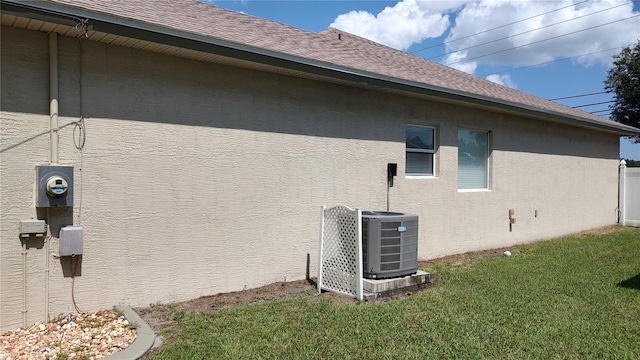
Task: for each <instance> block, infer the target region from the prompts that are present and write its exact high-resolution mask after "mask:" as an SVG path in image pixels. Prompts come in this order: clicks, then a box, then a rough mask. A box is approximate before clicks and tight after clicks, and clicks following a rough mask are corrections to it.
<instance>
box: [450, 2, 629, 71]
mask: <svg viewBox="0 0 640 360" xmlns="http://www.w3.org/2000/svg"><path fill="white" fill-rule="evenodd" d="M638 16H640V14H638V15H634V16H629V17H626V18H624V19H618V20H614V21H610V22H608V23H604V24H600V25H596V26H591V27H588V28H586V29H581V30H576V31H572V32H569V33H566V34H563V35H558V36H553V37H550V38H547V39H543V40H538V41H534V42H531V43H528V44H524V45H520V46H514V47H510V48H507V49H502V50H498V51H494V52H491V53H488V54H484V55H478V56H474V57H471V58H468V59H464V60H458V61H455V62H452V63H446V64H444V65H447V66H451V65H455V64H459V63H461V62H465V61H470V60H475V59H479V58H482V57H485V56H489V55H495V54H499V53H503V52H506V51H511V50H515V49H519V48H522V47H525V46H529V45H534V44H539V43H542V42H545V41H549V40H553V39H557V38H561V37H564V36H568V35H573V34H577V33H579V32H583V31H587V30H592V29H596V28H599V27H603V26H606V25H611V24H613V23H617V22H620V21H625V20H629V19H633V18H636V17H638Z"/></svg>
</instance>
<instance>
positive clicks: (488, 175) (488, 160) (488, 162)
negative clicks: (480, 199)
mask: <svg viewBox="0 0 640 360" xmlns="http://www.w3.org/2000/svg"><path fill="white" fill-rule="evenodd" d="M461 130H464V131H470V132H476V133H483V134H486V136H487V149H486V154H487V157H486V164H485V168H486V170H487V173H486V179H485V182H486V184H487V185H486V187H481V188H464V189H461V188H460V182H459V181H460V180H459V177H460V158H459V157H458V184H457V185H456V187H458V192H483V191H491V153H492V152H491V131H487V130H479V129H470V128H458V152H460V131H461Z"/></svg>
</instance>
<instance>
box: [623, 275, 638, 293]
mask: <svg viewBox="0 0 640 360" xmlns="http://www.w3.org/2000/svg"><path fill="white" fill-rule="evenodd" d="M618 286H620V287H623V288H627V289H633V290H640V274H638V275H636V276H634V277H631V278H628V279H627V280H623V281H620V282H619V283H618Z"/></svg>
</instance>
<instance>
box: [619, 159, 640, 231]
mask: <svg viewBox="0 0 640 360" xmlns="http://www.w3.org/2000/svg"><path fill="white" fill-rule="evenodd" d="M620 224H622V225H624V226H636V227H640V167H636V168H628V167H627V164H626V162H625V161H624V160H622V161H621V162H620Z"/></svg>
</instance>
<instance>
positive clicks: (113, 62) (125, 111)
mask: <svg viewBox="0 0 640 360" xmlns="http://www.w3.org/2000/svg"><path fill="white" fill-rule="evenodd" d="M24 44H35V45H34V46H25V45H24ZM47 54H48V43H47V37H46V36H44V35H42V34H41V33H37V32H33V31H27V30H20V29H15V28H7V27H3V43H2V62H1V64H2V71H1V73H0V76H1V79H2V82H1V84H2V94H3V99H2V100H3V101H2V103H1V104H0V105H1V110H3V111H12V112H18V113H35V114H41V115H46V114H48V103H49V99H48V92H47V91H46V89H47V88H48V63H47V58H48V55H47ZM107 55H108V56H107ZM25 58H28V59H30V62H25V61H24V59H25ZM59 69H60V70H59V71H60V76H59V81H60V83H59V89H60V96H59V103H60V115H61V116H68V117H72V118H80V117H81V116H82V117H84V118H86V119H87V124H88V125H87V126H88V127H90V126H91V125H90V122H91V120H90V119H91V118H100V119H117V120H132V121H141V122H152V123H164V124H176V125H187V126H202V127H215V128H228V129H245V130H251V131H261V132H275V133H285V134H295V135H308V136H320V137H330V138H345V139H359V140H374V141H389V142H404V141H405V139H404V128H403V127H402V126H401V125H402V124H404V123H405V122H407V121H410V120H414V121H428V122H432V123H439V124H441V127H440V129H442V130H443V134H441V135H442V136H441V135H438V138H439V141H438V142H439V146H452V147H455V146H457V136H456V135H455V134H454V133H453V132H455V129H456V128H457V127H458V126H462V127H465V126H466V127H477V128H479V129H481V130H487V131H491V132H492V148H493V150H498V151H513V152H528V153H541V154H554V155H571V156H579V157H591V158H607V159H609V158H611V159H618V147H617V145H614V144H618V138H619V137H618V136H616V135H608V134H604V133H600V132H594V131H590V130H586V129H578V128H572V127H569V126H566V125H561V124H552V123H546V124H545V126H540V125H541V123H540V121H537V120H532V119H526V118H518V117H515V116H512V115H505V114H497V113H492V112H489V111H484V110H483V111H478V110H477V109H472V108H464V107H460V106H455V105H445V104H438V103H435V102H432V101H426V100H424V99H419V98H412V97H405V96H400V95H394V94H387V93H382V92H376V91H370V90H365V89H361V88H357V87H350V86H344V85H337V84H328V83H320V82H318V81H312V80H308V79H302V78H294V77H291V76H285V75H278V74H273V73H267V72H262V71H257V70H248V69H243V68H238V67H232V66H227V65H221V64H214V63H207V62H201V61H195V60H189V59H184V58H179V57H174V56H170V55H165V54H158V53H152V52H147V51H142V50H137V49H131V48H126V47H119V46H114V45H108V44H103V43H96V42H90V41H86V42H83V43H80V42H79V41H78V40H77V39H74V38H65V37H60V39H59ZM25 78H28V79H30V81H25ZM45 85H46V86H45ZM43 89H44V90H43ZM5 94H6V96H5ZM447 123H448V124H447ZM452 130H453V131H452ZM445 132H447V133H448V135H447V134H445ZM605 137H606V141H604V140H603V138H605ZM25 141H27V140H25ZM15 146H17V145H12V146H11V147H15Z"/></svg>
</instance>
